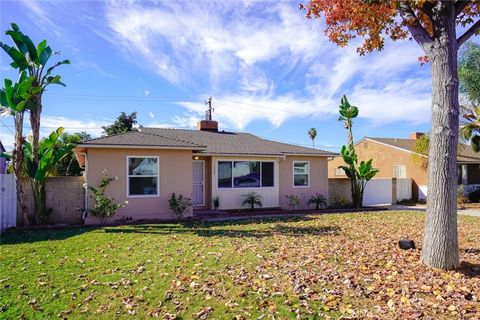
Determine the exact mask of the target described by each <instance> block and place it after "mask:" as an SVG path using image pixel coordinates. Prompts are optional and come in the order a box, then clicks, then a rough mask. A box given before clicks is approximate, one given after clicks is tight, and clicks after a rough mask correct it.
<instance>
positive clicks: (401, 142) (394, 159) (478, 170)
mask: <svg viewBox="0 0 480 320" xmlns="http://www.w3.org/2000/svg"><path fill="white" fill-rule="evenodd" d="M422 135H423V133H419V132H416V133H412V134H411V135H410V136H409V137H408V139H400V138H372V137H365V138H363V139H362V140H360V141H359V142H357V143H356V144H355V151H356V152H357V155H358V158H359V159H360V160H368V159H373V165H374V167H376V168H378V169H379V172H378V173H377V175H376V176H375V178H411V179H412V198H414V199H417V200H423V199H425V198H426V194H427V184H428V174H427V167H426V163H427V160H428V157H426V156H423V155H420V154H416V153H415V152H414V151H413V150H414V145H415V141H416V140H417V139H418V138H420V137H421V136H422ZM457 164H458V183H459V184H463V185H465V186H466V189H472V188H475V186H476V185H477V184H480V154H477V153H475V152H474V151H473V150H472V148H471V147H470V146H468V145H460V146H459V148H458V156H457ZM340 165H343V160H342V158H341V156H337V157H335V158H334V160H332V161H329V164H328V177H329V178H346V177H345V174H344V172H343V170H342V169H338V167H339V166H340Z"/></svg>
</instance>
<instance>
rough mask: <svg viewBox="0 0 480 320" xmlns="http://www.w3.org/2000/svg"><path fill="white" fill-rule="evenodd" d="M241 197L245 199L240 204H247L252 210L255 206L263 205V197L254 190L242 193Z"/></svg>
mask: <svg viewBox="0 0 480 320" xmlns="http://www.w3.org/2000/svg"><path fill="white" fill-rule="evenodd" d="M243 197H244V198H245V199H244V200H243V202H242V206H245V205H248V206H249V207H250V209H251V210H252V211H253V210H255V206H258V207H259V208H261V207H262V205H263V203H262V201H263V197H262V196H261V195H259V194H258V193H256V192H255V191H252V192H249V193H247V194H244V195H243Z"/></svg>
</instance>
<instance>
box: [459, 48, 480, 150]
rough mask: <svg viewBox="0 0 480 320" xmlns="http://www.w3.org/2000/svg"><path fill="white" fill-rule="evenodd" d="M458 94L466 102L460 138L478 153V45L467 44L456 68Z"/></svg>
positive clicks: (479, 80) (479, 102) (479, 130)
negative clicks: (458, 81) (458, 85)
mask: <svg viewBox="0 0 480 320" xmlns="http://www.w3.org/2000/svg"><path fill="white" fill-rule="evenodd" d="M458 78H459V80H460V92H461V93H462V95H463V97H464V98H465V99H466V100H467V105H464V106H462V108H461V109H462V110H461V112H462V120H461V123H460V137H461V138H463V139H465V140H467V141H468V140H470V143H471V145H472V149H473V150H474V151H475V152H479V151H480V45H478V44H476V43H473V42H471V43H468V44H467V47H466V50H465V51H464V52H463V54H462V57H461V58H460V63H459V67H458Z"/></svg>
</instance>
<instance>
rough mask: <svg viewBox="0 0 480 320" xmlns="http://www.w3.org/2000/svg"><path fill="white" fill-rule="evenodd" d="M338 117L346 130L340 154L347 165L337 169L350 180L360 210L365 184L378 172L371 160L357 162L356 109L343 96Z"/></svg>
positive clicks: (354, 199)
mask: <svg viewBox="0 0 480 320" xmlns="http://www.w3.org/2000/svg"><path fill="white" fill-rule="evenodd" d="M339 112H340V117H339V118H338V120H339V121H343V122H344V127H345V129H347V130H348V144H347V145H346V146H345V145H344V146H342V150H341V151H340V154H341V155H342V159H343V161H344V162H345V164H347V165H346V166H340V167H339V168H341V169H343V171H345V175H346V176H347V177H348V178H350V187H351V193H352V201H353V205H354V207H355V208H361V207H362V205H363V193H364V191H365V186H366V185H367V182H368V181H370V180H371V179H372V178H373V177H374V176H375V175H376V174H377V172H378V169H376V168H374V167H373V164H372V161H373V160H372V159H370V160H367V161H363V160H362V161H360V162H359V161H358V157H357V153H356V152H355V146H354V144H353V131H352V127H353V118H356V117H357V116H358V108H357V107H355V106H352V105H351V104H350V103H349V102H348V99H347V97H346V96H345V95H343V96H342V98H341V99H340V107H339Z"/></svg>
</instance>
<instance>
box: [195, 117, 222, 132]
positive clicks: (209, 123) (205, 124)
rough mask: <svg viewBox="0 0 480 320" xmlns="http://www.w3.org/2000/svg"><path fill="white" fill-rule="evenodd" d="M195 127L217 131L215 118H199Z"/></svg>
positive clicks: (201, 129)
mask: <svg viewBox="0 0 480 320" xmlns="http://www.w3.org/2000/svg"><path fill="white" fill-rule="evenodd" d="M197 128H198V130H200V131H210V132H218V122H217V121H215V120H200V121H199V122H198V125H197Z"/></svg>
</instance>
